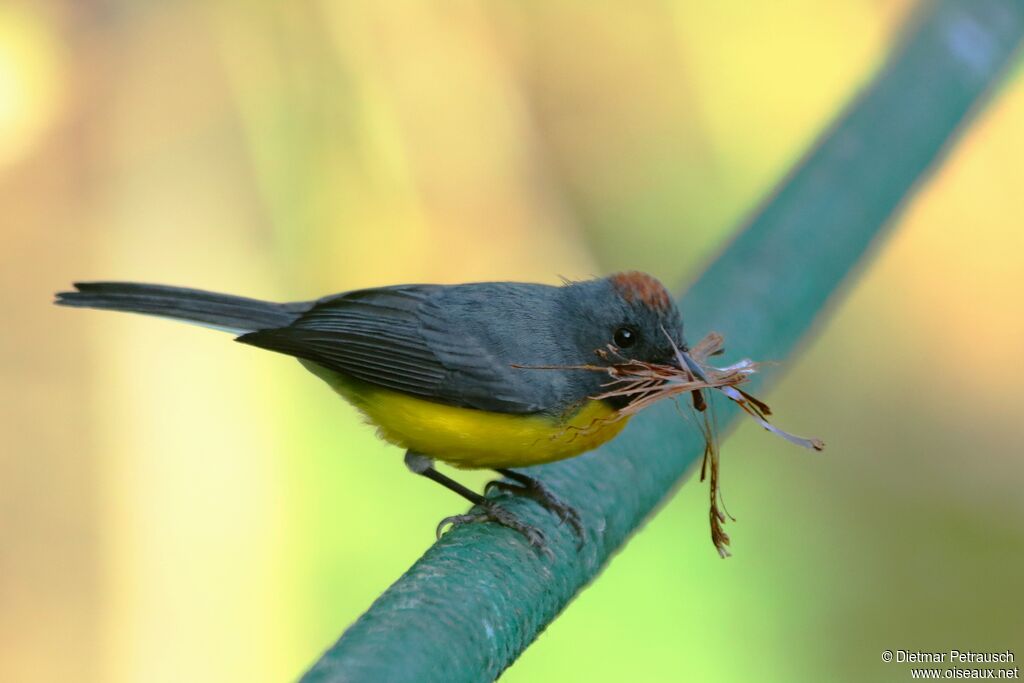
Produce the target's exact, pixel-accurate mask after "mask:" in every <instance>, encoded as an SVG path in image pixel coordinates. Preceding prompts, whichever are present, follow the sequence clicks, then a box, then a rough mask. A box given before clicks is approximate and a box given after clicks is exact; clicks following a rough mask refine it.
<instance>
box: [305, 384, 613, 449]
mask: <svg viewBox="0 0 1024 683" xmlns="http://www.w3.org/2000/svg"><path fill="white" fill-rule="evenodd" d="M308 367H309V369H310V370H312V371H313V372H315V373H316V374H317V375H319V376H320V377H322V378H323V379H324V380H326V381H327V382H328V384H330V385H331V386H332V387H333V388H334V389H335V391H337V392H338V393H339V394H341V395H342V396H343V397H344V398H345V399H347V400H348V401H349V402H350V403H352V404H353V405H354V406H356V407H357V408H358V409H359V410H360V411H361V412H362V413H363V415H365V417H366V419H367V421H368V422H370V423H371V424H373V425H374V426H376V427H377V431H378V433H379V434H380V435H381V437H382V438H384V439H386V440H387V441H390V442H391V443H393V444H395V445H396V446H400V447H402V448H406V449H410V450H413V451H416V452H417V453H422V454H423V455H427V456H430V457H432V458H436V459H438V460H442V461H444V462H447V463H449V464H451V465H454V466H456V467H463V468H470V469H482V468H497V467H527V466H530V465H539V464H541V463H545V462H552V461H555V460H562V459H564V458H570V457H572V456H574V455H579V454H580V453H584V452H586V451H589V450H591V449H593V448H596V447H597V446H599V445H601V444H602V443H604V442H605V441H608V440H609V439H611V438H613V437H614V436H615V435H616V434H618V433H619V432H620V431H622V428H623V427H625V426H626V421H627V419H628V418H618V417H617V416H616V414H615V411H614V409H613V408H611V407H610V406H608V405H607V404H605V403H604V402H603V401H587V402H586V403H585V404H584V405H583V406H582V407H581V408H580V409H579V410H577V411H576V412H575V413H573V414H571V415H568V416H565V417H564V418H561V419H559V418H555V417H550V416H544V415H511V414H507V413H493V412H488V411H484V410H475V409H473V408H459V407H456V406H450V405H444V404H442V403H434V402H433V401H426V400H424V399H420V398H415V397H413V396H410V395H408V394H403V393H401V392H397V391H391V390H388V389H382V388H379V387H376V386H374V385H371V384H367V383H364V382H357V381H353V380H352V379H350V378H348V377H344V376H342V375H339V374H337V373H333V372H330V371H325V370H324V369H323V368H321V367H319V366H314V365H312V364H309V365H308Z"/></svg>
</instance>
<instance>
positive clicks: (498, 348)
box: [56, 271, 700, 547]
mask: <svg viewBox="0 0 1024 683" xmlns="http://www.w3.org/2000/svg"><path fill="white" fill-rule="evenodd" d="M75 288H76V290H77V291H74V292H60V293H58V294H57V300H56V303H57V304H59V305H61V306H74V307H80V308H97V309H107V310H114V311H128V312H133V313H143V314H148V315H153V316H160V317H164V318H172V319H175V320H182V321H186V322H192V323H197V324H200V325H205V326H209V327H213V328H217V329H221V330H225V331H228V332H230V333H232V334H234V335H236V337H235V341H239V342H241V343H243V344H249V345H251V346H257V347H260V348H263V349H268V350H270V351H276V352H279V353H283V354H287V355H290V356H294V357H296V358H298V359H299V361H300V362H301V363H302V364H303V365H304V366H305V367H306V368H307V369H308V370H310V371H311V372H313V374H315V375H317V376H318V377H320V378H321V379H323V380H324V381H326V382H327V383H328V384H329V385H330V386H331V387H332V388H333V389H334V390H335V391H336V392H337V393H338V394H340V395H341V396H342V397H343V398H344V399H346V400H347V401H348V402H349V403H351V404H352V405H353V406H355V407H356V408H357V409H358V410H359V411H360V412H361V413H362V414H363V416H364V417H365V419H366V421H367V422H369V423H370V424H372V425H374V426H375V427H376V428H377V431H378V433H379V435H380V436H381V437H382V438H383V439H385V440H386V441H388V442H390V443H392V444H395V445H396V446H399V447H400V448H403V449H405V464H406V465H407V466H408V468H409V469H410V470H412V471H413V472H415V473H416V474H419V475H421V476H424V477H426V478H428V479H432V480H433V481H436V482H438V483H440V484H442V485H443V486H445V487H447V488H448V489H450V490H452V491H454V492H455V493H457V494H459V495H460V496H462V497H464V498H466V499H467V500H469V501H470V502H471V503H473V504H474V505H475V506H477V508H478V512H475V513H471V514H466V515H455V516H452V517H448V518H445V519H444V520H442V521H441V524H440V525H439V526H438V533H439V534H440V532H441V530H442V529H443V528H444V527H445V525H447V524H448V523H452V524H461V523H465V522H470V521H480V520H491V521H494V522H497V523H499V524H502V525H504V526H507V527H511V528H512V529H515V530H516V531H518V532H520V533H521V534H523V535H524V536H525V537H526V538H527V540H528V541H529V542H530V543H531V544H532V545H535V546H539V547H543V545H544V538H543V535H542V534H541V533H540V532H539V531H538V530H536V529H535V528H533V527H531V526H529V525H527V524H525V523H523V522H522V521H520V520H519V519H517V518H516V517H515V516H514V515H512V514H511V513H510V512H508V511H507V510H505V509H503V508H501V507H500V506H499V505H497V504H495V502H494V501H492V500H491V499H488V498H485V497H484V496H482V495H480V494H479V493H476V492H475V491H472V490H470V489H468V488H466V487H464V486H463V485H461V484H459V483H458V482H457V481H455V480H453V479H451V478H450V477H448V476H446V475H444V474H442V473H441V472H439V471H438V470H437V469H435V467H434V462H435V460H440V461H442V462H445V463H448V464H449V465H453V466H454V467H457V468H466V469H493V470H495V471H497V472H499V473H500V474H502V475H504V476H505V477H506V478H508V479H510V480H511V481H512V482H514V483H508V482H502V481H498V482H491V484H490V485H493V486H497V487H498V488H500V489H502V490H505V491H509V492H511V493H514V494H518V495H524V496H527V497H530V498H532V499H534V500H536V501H537V502H538V503H540V504H541V505H542V506H544V507H545V508H547V509H549V510H551V511H552V512H554V513H555V514H557V515H558V516H559V517H560V518H561V519H562V520H563V521H566V522H568V523H569V524H570V525H571V526H572V527H573V529H574V530H575V531H576V532H577V534H578V535H579V536H580V538H581V539H582V537H583V527H582V524H581V522H580V520H579V516H578V514H577V513H576V511H575V510H574V509H573V508H572V507H570V506H569V505H567V504H565V503H564V502H563V501H561V500H560V499H559V498H557V497H556V496H555V495H554V494H553V493H552V492H551V491H549V490H548V489H547V488H545V487H544V486H543V485H542V484H541V483H540V482H539V481H538V480H537V479H535V478H534V477H531V476H529V475H526V474H523V473H522V472H519V471H517V470H516V469H513V468H523V467H529V466H531V465H537V464H541V463H547V462H552V461H555V460H562V459H564V458H570V457H573V456H576V455H579V454H581V453H584V452H586V451H589V450H591V449H593V448H595V447H597V446H599V445H601V444H602V443H604V442H606V441H608V440H610V439H612V438H614V437H615V436H616V435H617V434H618V433H619V432H620V431H621V430H622V428H623V427H624V426H625V425H626V422H627V420H628V416H620V415H618V412H619V411H620V410H621V409H622V408H624V407H625V406H626V405H627V404H628V402H629V399H628V398H626V397H622V396H613V397H607V398H594V397H597V396H600V395H601V394H602V393H604V392H603V390H602V382H604V381H607V377H604V376H603V375H602V374H601V373H594V372H583V371H580V370H579V369H578V368H579V367H580V366H584V365H590V366H593V365H594V364H595V363H597V364H601V363H604V364H611V363H613V362H615V360H618V361H619V362H621V361H622V360H623V359H625V360H627V361H628V360H636V361H641V362H648V363H656V364H662V365H674V366H680V365H684V364H685V365H687V366H688V369H689V371H690V372H693V373H699V372H700V370H699V368H697V366H696V365H695V364H694V363H693V362H692V361H691V360H690V357H689V356H688V355H687V346H686V343H685V341H684V338H683V323H682V317H681V316H680V313H679V310H678V308H677V307H676V305H675V303H674V302H673V300H672V297H671V296H670V295H669V293H668V291H667V290H666V289H665V287H664V286H663V285H662V284H661V283H660V282H659V281H658V280H657V279H655V278H654V277H652V276H650V275H648V274H646V273H641V272H635V271H634V272H625V273H618V274H615V275H612V276H610V277H605V278H598V279H592V280H585V281H566V282H565V284H563V285H562V286H551V285H543V284H529V283H520V282H481V283H469V284H458V285H430V284H418V285H417V284H414V285H395V286H389V287H378V288H373V289H361V290H356V291H349V292H343V293H340V294H333V295H330V296H326V297H323V298H321V299H316V300H313V301H303V302H294V303H272V302H268V301H260V300H256V299H249V298H243V297H238V296H232V295H228V294H216V293H213V292H206V291H201V290H196V289H186V288H181V287H169V286H163V285H151V284H140V283H132V282H80V283H75ZM609 351H611V353H612V354H613V355H614V357H615V358H614V359H612V358H611V357H609ZM617 417H621V418H622V419H616V418H617ZM490 485H489V486H490Z"/></svg>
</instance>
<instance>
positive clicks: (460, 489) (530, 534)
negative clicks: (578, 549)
mask: <svg viewBox="0 0 1024 683" xmlns="http://www.w3.org/2000/svg"><path fill="white" fill-rule="evenodd" d="M405 466H406V467H408V468H409V469H410V470H411V471H413V472H415V473H416V474H419V475H421V476H424V477H426V478H427V479H430V480H432V481H436V482H437V483H438V484H440V485H441V486H444V487H445V488H446V489H448V490H449V491H454V492H455V493H457V494H459V495H460V496H462V497H463V498H465V499H466V500H468V501H469V502H470V503H472V504H473V505H476V506H477V507H479V508H481V510H480V511H479V512H473V511H470V512H468V513H466V514H463V515H452V516H450V517H445V518H444V519H442V520H441V521H440V523H438V525H437V537H438V538H440V537H441V532H442V531H443V529H444V528H445V526H447V525H448V524H451V525H452V526H458V525H459V524H466V523H469V522H496V523H498V524H500V525H502V526H507V527H508V528H510V529H513V530H515V531H518V532H519V533H520V534H522V535H523V537H524V538H526V540H527V542H528V543H529V544H530V545H531V546H533V547H534V548H540V549H546V546H545V544H544V534H543V533H541V531H540V529H537V528H535V527H532V526H530V525H529V524H525V523H524V522H521V521H520V520H519V519H518V518H516V516H515V515H513V514H512V513H511V512H509V511H508V510H505V509H504V508H502V507H500V506H499V505H498V504H497V503H495V502H494V501H493V500H489V499H487V498H484V497H483V496H481V495H480V494H479V493H477V492H476V491H473V490H471V489H468V488H466V487H465V486H463V485H462V484H460V483H459V482H457V481H455V480H454V479H452V478H451V477H446V476H445V475H443V474H441V473H440V472H438V471H437V470H436V469H434V461H433V459H432V458H428V457H427V456H425V455H420V454H419V453H414V452H413V451H408V452H406V454H405Z"/></svg>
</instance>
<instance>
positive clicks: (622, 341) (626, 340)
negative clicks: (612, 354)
mask: <svg viewBox="0 0 1024 683" xmlns="http://www.w3.org/2000/svg"><path fill="white" fill-rule="evenodd" d="M612 339H613V341H614V342H615V345H616V346H618V347H619V348H620V349H628V348H629V347H631V346H634V345H635V344H636V342H637V340H638V339H640V333H639V332H637V331H636V330H635V329H633V328H632V327H630V326H628V325H623V326H622V327H620V328H618V329H617V330H615V336H614V337H613V338H612Z"/></svg>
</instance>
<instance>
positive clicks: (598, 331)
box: [566, 271, 686, 365]
mask: <svg viewBox="0 0 1024 683" xmlns="http://www.w3.org/2000/svg"><path fill="white" fill-rule="evenodd" d="M566 305H567V307H568V308H569V309H570V310H568V311H567V313H568V314H569V315H570V316H572V319H574V320H577V321H579V323H578V324H576V325H573V326H572V327H571V329H573V330H574V334H575V343H576V345H577V346H578V348H580V350H581V351H583V352H584V353H585V354H587V355H588V356H589V357H588V358H587V361H588V362H597V361H598V360H599V358H598V357H597V355H596V351H597V350H598V349H607V348H608V345H609V344H611V345H613V346H614V347H615V348H616V349H617V350H618V353H619V354H620V355H621V356H623V357H625V358H629V359H632V360H640V361H645V362H649V363H661V364H665V365H679V362H678V359H677V356H676V352H675V349H673V343H674V344H675V346H676V348H678V349H680V350H682V351H685V350H686V341H685V339H684V337H683V320H682V316H681V315H680V314H679V309H678V308H677V307H676V305H675V302H674V301H673V300H672V297H671V295H670V294H669V293H668V290H667V289H665V286H664V285H662V284H661V282H659V281H658V280H657V278H654V277H652V276H651V275H648V274H647V273H641V272H638V271H631V272H626V273H617V274H615V275H611V276H609V277H606V278H602V279H599V280H589V281H586V282H577V283H572V284H570V285H568V286H567V287H566Z"/></svg>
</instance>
